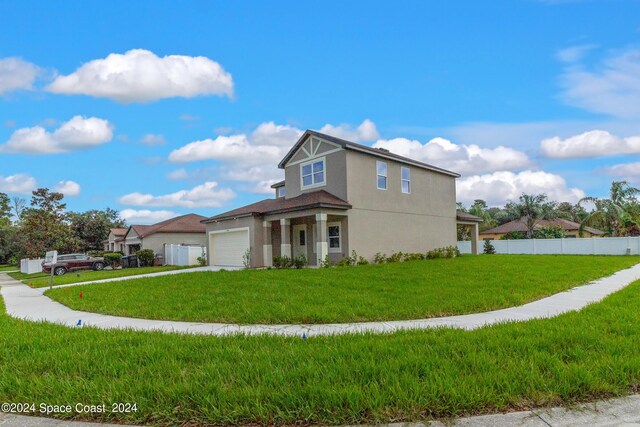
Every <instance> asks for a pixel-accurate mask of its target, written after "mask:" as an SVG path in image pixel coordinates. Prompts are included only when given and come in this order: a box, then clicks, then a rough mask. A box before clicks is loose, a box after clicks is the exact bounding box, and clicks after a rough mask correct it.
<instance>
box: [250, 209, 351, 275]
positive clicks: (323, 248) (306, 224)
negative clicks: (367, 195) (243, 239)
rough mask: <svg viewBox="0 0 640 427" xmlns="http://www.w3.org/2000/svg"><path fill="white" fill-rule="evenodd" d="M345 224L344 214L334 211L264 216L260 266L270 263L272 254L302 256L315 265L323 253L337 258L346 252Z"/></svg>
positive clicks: (318, 264) (325, 255)
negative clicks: (261, 262) (261, 261)
mask: <svg viewBox="0 0 640 427" xmlns="http://www.w3.org/2000/svg"><path fill="white" fill-rule="evenodd" d="M348 226H349V225H348V216H347V215H339V214H335V213H325V212H317V213H306V214H303V215H301V214H298V215H289V216H286V217H284V218H283V217H282V216H280V217H277V218H276V217H270V216H267V217H265V219H264V221H262V233H263V242H264V243H263V251H262V253H263V257H264V259H263V263H264V266H266V267H270V266H272V265H273V257H275V256H286V257H289V258H296V257H300V256H304V257H305V258H306V259H307V262H308V264H309V265H310V266H316V267H317V266H320V265H321V264H322V261H323V260H324V259H325V258H326V257H327V256H328V257H329V260H331V261H339V260H340V259H342V258H344V257H345V256H348V254H349V244H348V243H349V242H348V237H347V236H348Z"/></svg>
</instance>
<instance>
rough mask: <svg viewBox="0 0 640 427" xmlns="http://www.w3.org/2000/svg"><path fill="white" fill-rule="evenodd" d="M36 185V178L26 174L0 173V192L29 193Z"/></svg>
mask: <svg viewBox="0 0 640 427" xmlns="http://www.w3.org/2000/svg"><path fill="white" fill-rule="evenodd" d="M36 187H37V182H36V179H35V178H34V177H32V176H30V175H26V174H22V173H19V174H15V175H9V176H7V177H4V176H1V175H0V192H3V193H10V194H11V193H17V194H29V193H31V192H32V191H33V190H35V189H36Z"/></svg>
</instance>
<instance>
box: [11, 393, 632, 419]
mask: <svg viewBox="0 0 640 427" xmlns="http://www.w3.org/2000/svg"><path fill="white" fill-rule="evenodd" d="M0 426H11V427H17V426H19V427H98V426H99V427H127V426H124V425H115V424H97V423H88V422H82V421H63V420H56V419H52V418H42V417H27V416H24V415H16V414H5V413H2V412H0ZM427 426H429V427H494V426H519V427H575V426H592V427H613V426H628V427H631V426H640V396H639V395H633V396H628V397H620V398H617V399H609V400H603V401H598V402H592V403H584V404H581V405H576V406H574V407H571V408H563V407H557V408H541V409H535V410H532V411H520V412H510V413H506V414H490V415H479V416H473V417H464V418H457V419H450V420H445V421H425V422H422V423H397V424H378V425H377V427H427ZM130 427H132V426H130Z"/></svg>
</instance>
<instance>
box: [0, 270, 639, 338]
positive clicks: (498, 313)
mask: <svg viewBox="0 0 640 427" xmlns="http://www.w3.org/2000/svg"><path fill="white" fill-rule="evenodd" d="M638 279H640V264H637V265H635V266H633V267H631V268H628V269H625V270H621V271H618V272H617V273H615V274H613V275H611V276H608V277H605V278H602V279H599V280H595V281H593V282H591V283H589V284H587V285H584V286H579V287H576V288H573V289H570V290H568V291H565V292H560V293H558V294H555V295H552V296H550V297H547V298H543V299H540V300H538V301H534V302H531V303H529V304H525V305H521V306H518V307H511V308H506V309H502V310H494V311H488V312H485V313H476V314H467V315H461V316H450V317H438V318H432V319H419V320H401V321H390V322H362V323H336V324H321V325H237V324H226V323H197V322H174V321H166V320H150V319H135V318H129V317H118V316H109V315H104V314H97V313H88V312H83V311H76V310H72V309H70V308H68V307H66V306H64V305H62V304H60V303H58V302H55V301H53V300H51V299H50V298H48V297H46V296H44V295H43V292H44V291H45V290H46V289H32V288H30V287H28V286H26V285H24V284H22V283H20V282H18V281H16V280H13V279H11V278H10V277H9V276H7V275H5V274H0V293H1V294H2V297H3V298H4V303H5V306H6V309H7V313H8V314H9V315H10V316H13V317H15V318H18V319H24V320H31V321H47V322H51V323H56V324H60V325H65V326H69V327H75V326H77V324H78V321H81V324H82V325H83V326H92V327H96V328H100V329H133V330H138V331H163V332H173V333H181V334H198V335H217V336H222V335H231V334H239V333H242V334H250V335H259V334H271V335H285V336H303V335H305V336H317V335H337V334H349V333H367V332H371V333H385V332H394V331H399V330H407V329H430V328H437V327H452V328H460V329H467V330H471V329H477V328H481V327H483V326H487V325H494V324H497V323H502V322H509V321H525V320H531V319H540V318H549V317H554V316H558V315H560V314H563V313H566V312H569V311H575V310H580V309H581V308H583V307H585V306H587V305H589V304H591V303H594V302H598V301H600V300H602V299H603V298H605V297H606V296H607V295H610V294H612V293H614V292H616V291H618V290H620V289H622V288H624V287H626V286H627V285H629V284H630V283H632V282H634V281H635V280H638Z"/></svg>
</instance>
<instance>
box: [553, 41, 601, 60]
mask: <svg viewBox="0 0 640 427" xmlns="http://www.w3.org/2000/svg"><path fill="white" fill-rule="evenodd" d="M596 47H598V46H597V45H595V44H581V45H576V46H570V47H567V48H564V49H560V50H558V51H557V52H556V58H558V60H560V61H562V62H566V63H574V62H578V61H580V60H581V59H582V58H584V57H585V55H586V54H587V53H589V51H591V50H592V49H595V48H596Z"/></svg>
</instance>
